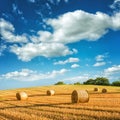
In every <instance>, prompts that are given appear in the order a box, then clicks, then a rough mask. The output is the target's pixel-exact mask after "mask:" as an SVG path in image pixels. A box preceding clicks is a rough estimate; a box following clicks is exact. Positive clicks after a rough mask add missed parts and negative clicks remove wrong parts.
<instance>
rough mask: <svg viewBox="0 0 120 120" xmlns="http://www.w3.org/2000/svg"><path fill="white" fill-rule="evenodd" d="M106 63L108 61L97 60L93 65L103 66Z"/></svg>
mask: <svg viewBox="0 0 120 120" xmlns="http://www.w3.org/2000/svg"><path fill="white" fill-rule="evenodd" d="M105 64H106V62H96V63H95V64H94V65H93V66H94V67H99V66H103V65H105Z"/></svg>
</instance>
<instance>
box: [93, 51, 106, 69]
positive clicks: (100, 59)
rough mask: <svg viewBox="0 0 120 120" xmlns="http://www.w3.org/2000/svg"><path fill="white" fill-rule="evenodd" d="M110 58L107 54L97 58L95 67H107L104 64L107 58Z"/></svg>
mask: <svg viewBox="0 0 120 120" xmlns="http://www.w3.org/2000/svg"><path fill="white" fill-rule="evenodd" d="M107 57H108V53H105V54H104V55H97V56H96V57H95V60H96V63H95V64H94V65H93V66H94V67H99V66H103V65H106V62H104V60H105V58H107Z"/></svg>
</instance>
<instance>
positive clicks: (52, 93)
mask: <svg viewBox="0 0 120 120" xmlns="http://www.w3.org/2000/svg"><path fill="white" fill-rule="evenodd" d="M54 94H55V91H54V90H47V95H49V96H52V95H54Z"/></svg>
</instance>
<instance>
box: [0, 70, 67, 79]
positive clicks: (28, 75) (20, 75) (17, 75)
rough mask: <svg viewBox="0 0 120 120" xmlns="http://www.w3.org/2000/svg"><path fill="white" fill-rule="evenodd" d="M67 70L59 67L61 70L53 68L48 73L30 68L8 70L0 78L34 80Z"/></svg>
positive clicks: (50, 76)
mask: <svg viewBox="0 0 120 120" xmlns="http://www.w3.org/2000/svg"><path fill="white" fill-rule="evenodd" d="M68 71H69V70H67V69H61V70H58V71H56V70H53V71H52V72H48V73H45V74H43V73H38V72H37V71H33V70H30V69H22V70H20V71H14V72H9V73H6V74H3V75H0V80H3V79H4V80H19V81H36V80H45V79H50V78H55V77H57V76H60V75H64V74H65V73H66V72H68Z"/></svg>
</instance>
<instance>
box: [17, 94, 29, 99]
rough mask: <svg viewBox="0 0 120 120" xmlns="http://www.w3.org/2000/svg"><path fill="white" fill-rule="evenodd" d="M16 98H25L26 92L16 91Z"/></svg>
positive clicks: (26, 96)
mask: <svg viewBox="0 0 120 120" xmlns="http://www.w3.org/2000/svg"><path fill="white" fill-rule="evenodd" d="M16 98H17V100H27V99H28V95H27V93H26V92H18V93H16Z"/></svg>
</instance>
